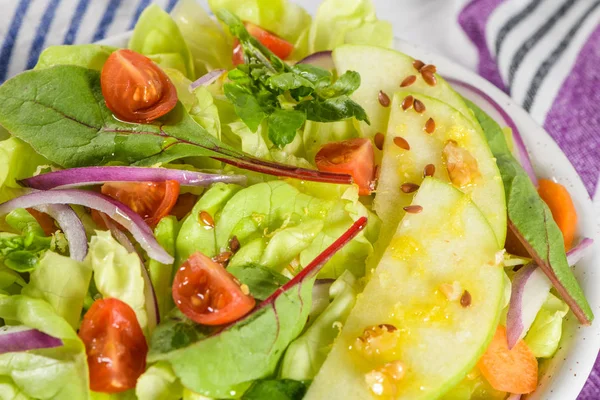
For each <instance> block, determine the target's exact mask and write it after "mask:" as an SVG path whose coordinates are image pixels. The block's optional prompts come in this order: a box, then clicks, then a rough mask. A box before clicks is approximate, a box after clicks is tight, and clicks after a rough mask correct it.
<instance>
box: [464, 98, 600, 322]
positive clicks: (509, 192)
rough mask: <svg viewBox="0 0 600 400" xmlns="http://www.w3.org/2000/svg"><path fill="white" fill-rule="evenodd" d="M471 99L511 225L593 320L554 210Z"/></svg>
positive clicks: (576, 307) (583, 316)
mask: <svg viewBox="0 0 600 400" xmlns="http://www.w3.org/2000/svg"><path fill="white" fill-rule="evenodd" d="M466 101H467V104H468V105H469V107H470V108H471V109H472V110H473V112H474V114H475V117H476V118H477V120H478V121H479V123H480V124H481V127H482V128H483V132H484V134H485V136H486V139H487V141H488V144H489V145H490V149H491V150H492V153H493V155H494V157H495V158H496V163H497V164H498V169H499V170H500V175H501V177H502V181H503V183H504V191H505V194H506V205H507V212H508V220H509V228H510V229H511V230H512V231H513V233H514V234H515V235H516V236H517V237H518V238H519V240H521V241H522V242H523V244H524V245H525V246H526V247H527V250H528V252H529V254H530V255H531V257H532V258H533V259H534V261H535V263H536V264H537V265H539V266H540V268H542V270H543V271H544V272H545V273H546V275H547V276H548V278H549V279H550V280H551V281H552V284H553V285H554V287H555V288H556V290H557V291H558V292H559V294H561V297H562V298H563V299H565V300H566V301H567V302H568V303H569V306H570V307H571V309H573V312H574V313H575V315H576V316H577V318H578V319H579V320H580V321H581V322H582V323H588V324H589V323H591V321H592V320H593V319H594V313H593V312H592V309H591V307H590V305H589V303H588V301H587V299H586V298H585V294H584V293H583V290H582V289H581V286H579V283H578V282H577V280H576V279H575V275H573V271H572V270H571V267H570V266H569V264H568V263H567V257H566V255H565V247H564V241H563V237H562V233H561V231H560V229H559V228H558V225H557V224H556V222H555V221H554V219H553V218H552V213H551V212H550V209H549V208H548V206H547V205H546V203H544V201H543V200H542V199H541V198H540V196H539V195H538V192H537V190H536V188H535V186H534V185H533V183H532V182H531V180H530V179H529V177H528V176H527V174H526V173H525V171H524V170H523V168H522V167H521V165H520V164H519V162H518V161H517V160H516V159H515V158H514V156H513V155H512V153H511V152H510V149H509V147H508V145H507V143H506V140H505V138H504V133H503V132H502V129H501V128H500V126H499V125H498V123H496V121H494V120H493V119H492V118H490V117H489V116H488V115H487V114H485V112H483V111H482V110H481V109H480V108H479V107H477V106H476V105H475V104H473V103H472V102H470V101H468V100H466Z"/></svg>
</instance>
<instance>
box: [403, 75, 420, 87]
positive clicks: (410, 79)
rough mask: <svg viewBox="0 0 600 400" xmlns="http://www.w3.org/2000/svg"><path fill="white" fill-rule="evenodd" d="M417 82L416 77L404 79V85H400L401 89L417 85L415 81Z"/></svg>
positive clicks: (410, 76)
mask: <svg viewBox="0 0 600 400" xmlns="http://www.w3.org/2000/svg"><path fill="white" fill-rule="evenodd" d="M416 80H417V77H416V76H415V75H409V76H407V77H406V78H404V80H403V81H402V83H401V84H400V87H407V86H410V85H412V84H413V83H415V81H416Z"/></svg>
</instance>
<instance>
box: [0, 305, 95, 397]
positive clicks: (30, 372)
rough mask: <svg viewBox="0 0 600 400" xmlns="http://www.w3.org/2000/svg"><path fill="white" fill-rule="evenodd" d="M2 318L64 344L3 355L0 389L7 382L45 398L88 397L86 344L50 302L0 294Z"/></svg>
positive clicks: (0, 313) (23, 392) (0, 355)
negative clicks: (52, 337) (59, 340)
mask: <svg viewBox="0 0 600 400" xmlns="http://www.w3.org/2000/svg"><path fill="white" fill-rule="evenodd" d="M0 318H3V319H4V320H5V321H11V323H12V322H14V323H16V324H20V325H24V326H27V327H30V328H34V329H37V330H39V331H42V332H44V333H46V334H48V335H50V336H54V337H56V338H60V339H61V340H62V342H63V346H61V347H56V348H51V349H39V350H30V351H27V352H18V353H16V352H15V353H4V354H0V377H3V379H2V380H0V388H2V385H3V384H5V385H7V386H9V387H11V386H12V389H13V390H14V391H15V392H17V393H18V391H20V392H21V393H22V394H24V395H26V396H29V397H31V398H35V399H42V400H50V399H52V400H63V399H81V400H86V399H88V398H89V390H88V387H89V379H88V368H87V358H86V354H85V347H84V345H83V343H82V342H81V340H80V339H79V337H78V336H77V333H76V332H75V330H74V329H73V328H72V327H71V325H69V323H68V322H67V321H65V320H64V319H63V318H61V317H60V316H58V315H57V314H56V313H55V311H54V309H53V308H52V306H51V305H50V304H48V303H46V302H45V301H42V300H39V299H32V298H30V297H27V296H0ZM1 393H3V392H1Z"/></svg>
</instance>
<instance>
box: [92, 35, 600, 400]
mask: <svg viewBox="0 0 600 400" xmlns="http://www.w3.org/2000/svg"><path fill="white" fill-rule="evenodd" d="M130 35H131V33H130V32H127V33H124V34H121V35H119V36H115V37H112V38H109V39H106V40H104V41H102V42H101V43H102V44H107V45H111V46H116V47H126V46H127V41H128V39H129V37H130ZM395 47H396V49H397V50H400V51H402V52H404V53H406V54H408V55H410V56H412V57H414V58H418V59H420V60H423V61H424V62H426V63H427V64H434V65H436V66H437V68H438V72H439V73H440V74H441V75H442V76H444V77H447V78H454V79H460V80H462V81H465V82H468V83H470V84H471V85H473V86H476V87H477V88H479V89H481V90H483V91H484V92H485V93H487V94H488V95H489V96H490V97H492V98H493V99H494V100H495V101H496V102H497V103H498V104H500V105H502V106H503V107H504V109H505V110H506V112H507V113H508V114H509V115H510V116H511V117H512V118H513V120H514V122H515V124H516V125H517V128H518V129H519V131H520V132H521V134H522V135H523V136H524V138H523V140H524V141H525V145H526V146H527V149H528V150H529V154H530V156H531V159H532V162H533V166H534V168H535V170H536V172H537V175H538V176H540V177H550V178H554V179H556V181H557V182H559V183H561V184H562V185H564V186H565V187H566V188H567V189H568V190H569V192H570V193H571V196H572V197H573V201H574V203H575V207H576V208H577V213H578V215H579V216H580V218H579V230H578V235H579V236H580V237H590V238H593V239H594V240H595V243H594V246H593V249H592V250H591V251H590V253H588V255H587V256H586V257H585V258H584V259H583V260H581V261H580V262H579V263H578V264H577V266H576V267H575V269H574V271H575V276H576V277H577V279H578V281H579V283H580V284H581V286H582V287H583V290H584V292H585V294H586V296H587V299H588V301H589V303H590V305H591V307H592V310H593V311H594V313H595V314H596V317H597V318H598V319H599V320H600V291H599V290H597V289H598V288H600V271H598V268H599V267H600V235H599V234H598V225H597V222H596V218H595V215H594V207H593V204H592V200H591V199H590V197H589V195H588V193H587V191H586V189H585V186H584V185H583V182H581V179H580V178H579V175H577V172H576V171H575V169H574V168H573V166H572V165H571V163H570V162H569V160H568V159H567V157H566V156H565V155H564V154H563V152H562V151H561V150H560V148H559V147H558V145H557V144H556V143H555V142H554V140H553V139H552V138H551V137H550V135H548V133H547V132H546V131H545V130H544V129H543V128H542V127H540V126H539V125H538V124H537V123H536V122H535V121H533V119H532V118H531V117H530V116H529V114H528V113H527V112H526V111H525V110H523V109H522V108H521V107H520V106H519V105H517V104H516V103H515V102H513V101H512V100H511V98H510V97H508V96H507V95H506V94H505V93H504V92H502V91H501V90H499V89H498V88H497V87H495V86H494V85H492V84H491V83H489V82H488V81H486V80H485V79H483V78H482V77H480V76H479V75H477V74H475V73H473V72H472V71H469V70H468V69H466V68H465V67H462V66H460V65H458V64H456V63H454V62H453V61H450V60H448V59H446V58H445V57H442V56H439V55H437V54H434V53H431V52H428V51H426V50H424V49H423V48H420V47H418V46H415V45H413V44H410V43H407V42H404V41H402V40H398V39H396V40H395ZM456 89H457V90H458V91H459V92H461V90H460V88H456ZM462 94H463V95H465V97H469V93H467V92H464V93H462ZM471 100H477V99H471ZM482 108H483V109H484V111H486V112H488V113H489V114H490V116H492V117H493V118H495V119H496V120H498V121H502V118H501V117H500V115H499V114H498V113H497V112H496V111H495V110H494V109H493V108H492V107H489V106H487V107H482ZM599 350H600V321H595V322H594V323H593V324H592V326H589V327H581V326H579V324H578V323H577V320H576V318H575V317H574V316H573V314H572V313H569V314H568V315H567V318H566V322H565V326H564V329H563V337H562V340H561V343H560V347H559V350H558V352H557V353H556V355H555V356H554V357H553V358H552V359H551V360H548V361H544V362H543V363H542V365H541V366H540V368H541V371H542V372H541V374H542V376H541V379H540V382H539V386H538V388H537V390H536V391H535V393H533V394H532V395H530V396H528V397H527V398H528V399H531V400H542V399H543V400H575V399H576V398H577V396H578V394H579V392H580V391H581V389H582V388H583V385H584V384H585V381H586V380H587V377H588V376H589V374H590V371H591V370H592V368H593V366H594V361H595V360H596V356H597V355H598V351H599Z"/></svg>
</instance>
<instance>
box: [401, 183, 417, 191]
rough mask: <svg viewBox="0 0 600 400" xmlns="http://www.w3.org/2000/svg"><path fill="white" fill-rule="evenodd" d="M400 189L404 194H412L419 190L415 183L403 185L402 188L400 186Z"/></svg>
mask: <svg viewBox="0 0 600 400" xmlns="http://www.w3.org/2000/svg"><path fill="white" fill-rule="evenodd" d="M400 189H401V190H402V191H403V192H404V193H413V192H416V191H417V190H419V185H417V184H416V183H410V182H407V183H403V184H402V186H400Z"/></svg>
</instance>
